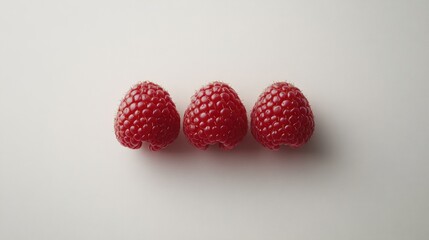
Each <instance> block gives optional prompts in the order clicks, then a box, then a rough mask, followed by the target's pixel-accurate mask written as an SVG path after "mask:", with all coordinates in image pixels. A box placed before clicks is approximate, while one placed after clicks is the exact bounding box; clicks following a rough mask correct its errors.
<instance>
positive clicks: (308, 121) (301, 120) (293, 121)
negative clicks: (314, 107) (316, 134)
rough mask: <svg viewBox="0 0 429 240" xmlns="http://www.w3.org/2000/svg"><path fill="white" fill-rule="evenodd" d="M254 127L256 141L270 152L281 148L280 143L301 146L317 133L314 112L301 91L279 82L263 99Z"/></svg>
mask: <svg viewBox="0 0 429 240" xmlns="http://www.w3.org/2000/svg"><path fill="white" fill-rule="evenodd" d="M250 126H251V131H252V134H253V136H254V137H255V138H256V140H257V141H258V142H260V143H261V144H262V145H264V146H265V147H267V148H269V149H278V148H279V147H280V144H284V145H288V146H291V147H300V146H302V145H303V144H305V143H306V142H307V141H308V140H309V139H310V137H311V135H312V134H313V131H314V119H313V112H312V111H311V108H310V105H309V103H308V101H307V99H306V98H305V97H304V95H303V94H302V93H301V91H300V90H299V89H298V88H296V87H294V86H293V85H292V84H290V83H286V82H277V83H274V84H272V85H271V86H269V87H268V88H266V89H265V91H264V92H263V93H262V94H261V95H260V96H259V99H258V101H257V102H256V104H255V106H254V107H253V110H252V113H251V123H250Z"/></svg>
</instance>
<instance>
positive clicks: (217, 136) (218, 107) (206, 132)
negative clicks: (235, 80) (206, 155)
mask: <svg viewBox="0 0 429 240" xmlns="http://www.w3.org/2000/svg"><path fill="white" fill-rule="evenodd" d="M183 131H184V133H185V135H186V137H187V138H188V139H189V141H190V142H191V143H192V144H193V145H194V146H195V147H197V148H199V149H202V150H204V149H207V147H208V146H209V145H211V144H216V143H218V144H219V147H220V148H222V149H232V148H234V147H235V146H236V145H237V144H238V142H240V141H241V140H242V139H243V137H244V136H245V135H246V133H247V115H246V109H245V108H244V105H243V103H242V102H241V100H240V98H239V97H238V95H237V93H236V92H235V91H234V89H232V88H231V87H230V86H228V85H227V84H225V83H222V82H213V83H210V84H208V85H206V86H205V87H203V88H201V89H200V90H199V91H197V92H196V93H195V95H194V96H193V97H192V98H191V104H190V105H189V107H188V108H187V109H186V111H185V116H184V119H183Z"/></svg>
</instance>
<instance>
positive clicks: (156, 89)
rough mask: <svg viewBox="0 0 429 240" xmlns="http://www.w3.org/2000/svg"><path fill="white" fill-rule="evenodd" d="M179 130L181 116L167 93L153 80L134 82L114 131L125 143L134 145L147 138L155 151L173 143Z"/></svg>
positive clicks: (134, 147)
mask: <svg viewBox="0 0 429 240" xmlns="http://www.w3.org/2000/svg"><path fill="white" fill-rule="evenodd" d="M179 130H180V116H179V113H178V112H177V110H176V106H175V105H174V103H173V101H172V100H171V98H170V95H169V94H168V92H167V91H165V90H164V89H163V88H162V87H160V86H158V85H157V84H155V83H152V82H148V81H146V82H142V83H138V84H136V85H135V86H133V87H132V88H131V89H130V90H129V91H128V93H127V94H126V95H125V97H124V99H123V100H122V102H121V104H120V106H119V110H118V113H117V114H116V118H115V134H116V138H117V139H118V141H119V142H120V143H121V144H122V145H124V146H125V147H129V148H132V149H137V148H140V147H141V146H142V142H148V143H149V144H150V145H149V149H150V150H153V151H157V150H159V149H162V148H164V147H166V146H167V145H168V144H170V143H172V142H173V141H174V140H175V139H176V138H177V136H178V134H179Z"/></svg>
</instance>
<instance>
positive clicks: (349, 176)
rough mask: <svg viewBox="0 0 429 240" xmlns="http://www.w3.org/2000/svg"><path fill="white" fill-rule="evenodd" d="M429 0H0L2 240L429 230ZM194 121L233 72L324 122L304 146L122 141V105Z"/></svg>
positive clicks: (240, 88) (327, 235) (251, 90)
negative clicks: (193, 111) (201, 99)
mask: <svg viewBox="0 0 429 240" xmlns="http://www.w3.org/2000/svg"><path fill="white" fill-rule="evenodd" d="M428 63H429V2H428V1H425V0H422V1H414V0H412V1H405V0H403V1H387V0H386V1H340V0H328V1H244V0H242V1H117V2H114V1H86V0H85V1H83V0H81V1H30V0H23V1H1V2H0V81H1V85H0V109H1V120H0V239H33V240H34V239H43V240H48V239H52V240H53V239H149V240H152V239H154V240H163V239H175V240H177V239H186V240H189V239H206V240H210V239H213V240H214V239H216V240H219V239H234V240H236V239H246V240H250V239H273V240H276V239H329V240H332V239H359V240H361V239H377V240H378V239H386V240H387V239H389V240H392V239H427V236H428V234H429V217H428V215H429V206H428V201H429V174H428V171H429V154H428V143H429V137H428V136H429V127H428V120H429V119H428V117H429V107H428V106H427V105H428V103H429V97H428V92H429V84H428V80H429V70H428V69H429V68H428ZM140 80H152V81H154V82H156V83H159V84H161V85H162V86H163V87H165V88H166V89H167V90H168V91H169V92H170V94H171V96H172V98H173V100H174V101H175V102H176V104H177V106H178V109H179V112H180V113H181V114H183V112H184V109H185V108H186V106H187V104H188V103H189V99H190V96H191V95H192V94H193V93H194V91H195V90H196V89H197V88H199V87H201V86H202V85H203V84H205V83H207V82H209V81H213V80H222V81H225V82H227V83H229V84H230V85H231V86H232V87H233V88H235V90H236V91H237V92H238V93H239V94H240V96H241V98H242V100H243V102H244V103H245V106H246V108H247V110H248V111H250V109H251V107H252V106H253V103H254V102H255V100H256V98H257V96H258V95H259V94H260V93H261V92H262V90H263V89H264V88H265V87H266V86H268V85H269V84H271V83H272V82H273V81H276V80H289V81H291V82H293V83H295V84H296V86H298V87H299V88H301V89H302V91H303V92H304V94H305V95H306V96H307V97H308V99H309V101H310V103H311V104H312V106H313V110H314V112H315V115H316V128H317V129H316V132H315V134H314V137H313V139H312V140H311V142H310V143H309V144H308V145H307V146H306V147H305V148H303V149H301V150H298V151H293V150H290V149H287V148H284V149H282V150H280V151H278V152H270V151H268V150H265V149H263V148H262V147H261V146H259V145H258V144H257V143H256V142H255V141H254V140H253V138H252V137H251V135H250V134H249V135H248V136H247V137H246V139H245V141H244V142H242V143H241V144H240V145H239V146H238V147H237V148H236V149H235V150H233V151H230V152H222V151H219V150H218V149H216V148H211V149H209V150H208V151H206V152H203V151H199V150H195V149H193V148H192V147H191V146H190V145H189V144H188V143H187V142H186V140H185V138H184V136H183V135H182V134H181V135H180V137H179V139H178V140H177V141H176V142H174V144H172V145H171V146H170V147H169V148H168V149H166V150H165V151H162V152H149V151H147V150H146V149H142V150H139V151H132V150H129V149H126V148H124V147H121V146H120V145H119V143H118V142H117V141H116V139H115V136H114V132H113V118H114V115H115V113H116V110H117V107H118V105H119V101H120V99H121V98H122V97H123V94H124V93H125V92H126V91H127V90H128V89H129V87H130V86H131V85H132V84H134V83H136V82H137V81H140Z"/></svg>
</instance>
